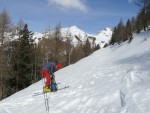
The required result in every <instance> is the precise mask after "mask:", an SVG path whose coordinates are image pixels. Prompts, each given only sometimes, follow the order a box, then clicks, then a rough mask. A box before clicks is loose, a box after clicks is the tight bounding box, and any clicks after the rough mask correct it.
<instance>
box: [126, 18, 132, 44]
mask: <svg viewBox="0 0 150 113" xmlns="http://www.w3.org/2000/svg"><path fill="white" fill-rule="evenodd" d="M126 37H127V39H128V40H129V42H131V40H132V28H131V22H130V20H129V19H128V21H127V23H126Z"/></svg>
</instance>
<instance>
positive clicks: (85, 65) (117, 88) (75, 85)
mask: <svg viewBox="0 0 150 113" xmlns="http://www.w3.org/2000/svg"><path fill="white" fill-rule="evenodd" d="M133 37H134V39H133V40H132V42H131V43H130V44H129V43H127V42H125V43H123V44H121V45H114V46H108V47H107V48H104V49H100V50H98V51H96V52H94V53H93V54H92V55H90V56H88V57H86V58H83V59H82V60H80V61H79V62H77V63H75V64H73V65H70V66H68V67H65V68H63V69H61V70H59V71H57V72H56V73H55V76H56V81H57V82H58V83H59V84H58V87H59V88H62V87H64V86H67V85H69V86H70V87H69V88H67V89H64V90H59V91H58V92H56V93H51V94H47V100H48V103H49V113H150V107H149V105H150V96H149V95H150V69H149V67H150V31H147V32H143V33H141V34H138V35H134V36H133ZM42 87H43V83H42V80H41V81H39V82H37V83H35V84H33V85H31V86H29V87H28V88H26V89H24V90H22V91H20V92H18V93H16V94H14V95H12V96H10V97H8V98H6V99H4V100H3V101H1V102H0V113H45V100H44V95H39V96H32V95H33V94H34V93H35V92H40V91H42Z"/></svg>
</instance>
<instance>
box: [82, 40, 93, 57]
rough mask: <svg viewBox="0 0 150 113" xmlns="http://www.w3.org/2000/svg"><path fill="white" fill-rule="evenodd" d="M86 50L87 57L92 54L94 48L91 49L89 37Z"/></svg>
mask: <svg viewBox="0 0 150 113" xmlns="http://www.w3.org/2000/svg"><path fill="white" fill-rule="evenodd" d="M84 52H85V56H86V57H87V56H88V55H90V54H91V52H92V50H91V44H90V42H89V39H88V38H87V40H86V43H85V46H84Z"/></svg>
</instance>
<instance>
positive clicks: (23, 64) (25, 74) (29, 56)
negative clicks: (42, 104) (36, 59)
mask: <svg viewBox="0 0 150 113" xmlns="http://www.w3.org/2000/svg"><path fill="white" fill-rule="evenodd" d="M32 35H33V33H32V32H30V31H29V30H28V25H27V24H25V26H24V28H23V29H22V30H20V32H19V36H20V37H19V39H18V41H17V42H16V43H17V44H16V46H15V47H17V48H18V49H17V48H15V51H16V54H15V55H14V57H15V58H16V59H13V60H16V61H12V62H13V65H14V66H13V67H14V68H13V71H14V72H15V73H16V77H15V82H16V84H15V85H16V91H18V90H21V89H23V88H25V87H27V86H29V85H30V84H31V82H32V76H31V69H32V63H33V48H34V46H33V39H32Z"/></svg>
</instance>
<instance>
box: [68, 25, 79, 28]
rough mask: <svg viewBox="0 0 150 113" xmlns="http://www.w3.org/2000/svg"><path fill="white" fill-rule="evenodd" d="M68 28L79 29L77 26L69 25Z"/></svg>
mask: <svg viewBox="0 0 150 113" xmlns="http://www.w3.org/2000/svg"><path fill="white" fill-rule="evenodd" d="M70 28H72V29H79V28H78V27H77V26H75V25H74V26H70Z"/></svg>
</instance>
